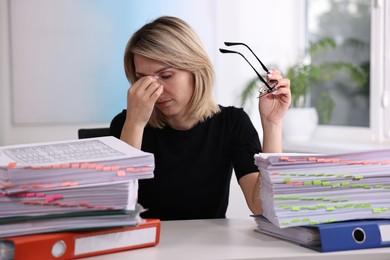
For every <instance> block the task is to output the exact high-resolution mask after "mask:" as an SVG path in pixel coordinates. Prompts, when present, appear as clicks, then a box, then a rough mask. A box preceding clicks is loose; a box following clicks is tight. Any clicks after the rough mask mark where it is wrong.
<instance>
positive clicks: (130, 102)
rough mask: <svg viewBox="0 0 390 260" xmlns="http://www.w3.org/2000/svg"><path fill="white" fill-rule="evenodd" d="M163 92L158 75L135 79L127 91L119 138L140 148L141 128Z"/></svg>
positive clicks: (142, 128)
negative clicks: (123, 120)
mask: <svg viewBox="0 0 390 260" xmlns="http://www.w3.org/2000/svg"><path fill="white" fill-rule="evenodd" d="M162 93H163V86H162V85H161V84H160V83H159V82H158V77H153V76H145V77H142V78H140V79H139V80H137V81H136V82H135V83H134V84H133V85H132V86H131V87H130V88H129V90H128V91H127V112H126V121H125V124H124V126H123V129H122V133H121V140H123V141H125V142H126V143H128V144H129V145H131V146H133V147H135V148H138V149H141V144H142V136H143V130H144V127H145V126H146V124H147V123H148V121H149V118H150V116H151V115H152V111H153V108H154V104H155V103H156V101H157V99H158V98H159V97H160V95H161V94H162Z"/></svg>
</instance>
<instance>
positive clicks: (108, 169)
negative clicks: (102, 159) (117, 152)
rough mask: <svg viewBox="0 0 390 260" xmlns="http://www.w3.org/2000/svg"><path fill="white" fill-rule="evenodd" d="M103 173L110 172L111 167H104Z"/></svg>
mask: <svg viewBox="0 0 390 260" xmlns="http://www.w3.org/2000/svg"><path fill="white" fill-rule="evenodd" d="M103 171H106V172H107V171H111V166H104V167H103Z"/></svg>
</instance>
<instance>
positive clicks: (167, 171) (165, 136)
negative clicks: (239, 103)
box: [110, 106, 261, 220]
mask: <svg viewBox="0 0 390 260" xmlns="http://www.w3.org/2000/svg"><path fill="white" fill-rule="evenodd" d="M220 107H221V112H220V113H218V114H215V115H214V116H212V117H211V118H209V119H207V120H206V121H204V122H203V123H199V124H197V125H196V126H195V127H193V128H192V129H190V130H185V131H180V130H175V129H173V128H171V127H169V126H166V127H164V128H163V129H159V128H153V127H150V126H146V127H145V130H144V135H143V140H142V147H141V149H142V150H143V151H146V152H150V153H153V154H154V158H155V171H154V178H153V179H146V180H140V181H139V192H138V202H139V203H140V204H141V205H142V206H143V207H144V208H146V209H148V210H147V211H146V212H144V213H143V214H142V215H141V216H142V217H144V218H159V219H161V220H178V219H207V218H225V216H226V210H227V206H228V199H229V186H230V179H231V175H232V170H233V168H234V171H235V174H236V178H237V180H239V179H240V178H241V177H242V176H244V175H246V174H248V173H251V172H256V171H258V168H257V166H256V165H255V164H254V157H253V156H254V154H256V153H259V152H260V151H261V146H260V140H259V136H258V133H257V131H256V129H255V128H254V126H253V124H252V122H251V121H250V119H249V117H248V115H247V114H246V113H245V112H244V110H243V109H241V108H235V107H222V106H220ZM125 119H126V110H123V111H122V113H120V114H118V115H117V116H116V117H115V118H114V119H113V120H112V122H111V126H110V132H111V135H113V136H115V137H118V138H119V137H120V134H121V131H122V128H123V125H124V122H125Z"/></svg>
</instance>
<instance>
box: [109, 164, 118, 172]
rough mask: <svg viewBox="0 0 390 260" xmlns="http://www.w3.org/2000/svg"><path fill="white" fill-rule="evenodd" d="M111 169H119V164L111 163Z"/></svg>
mask: <svg viewBox="0 0 390 260" xmlns="http://www.w3.org/2000/svg"><path fill="white" fill-rule="evenodd" d="M111 170H113V171H117V170H119V166H118V165H113V166H111Z"/></svg>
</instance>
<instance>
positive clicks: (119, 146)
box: [0, 137, 154, 238]
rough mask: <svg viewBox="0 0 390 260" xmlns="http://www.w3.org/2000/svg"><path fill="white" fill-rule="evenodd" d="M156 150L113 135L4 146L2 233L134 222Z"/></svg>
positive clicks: (0, 156) (0, 172)
mask: <svg viewBox="0 0 390 260" xmlns="http://www.w3.org/2000/svg"><path fill="white" fill-rule="evenodd" d="M153 170H154V156H153V154H150V153H145V152H143V151H140V150H138V149H135V148H133V147H131V146H129V145H127V144H126V143H124V142H122V141H120V140H119V139H117V138H114V137H100V138H91V139H80V140H71V141H62V142H52V143H38V144H27V145H15V146H4V147H0V205H1V211H0V238H3V237H7V236H19V235H27V234H37V233H42V232H57V231H63V230H69V229H71V230H76V229H85V228H88V229H89V228H97V227H113V226H126V225H132V226H135V225H137V223H138V222H139V221H140V218H139V213H140V211H141V210H142V207H141V206H140V205H138V204H137V197H138V196H137V195H138V179H143V178H152V177H153Z"/></svg>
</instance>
